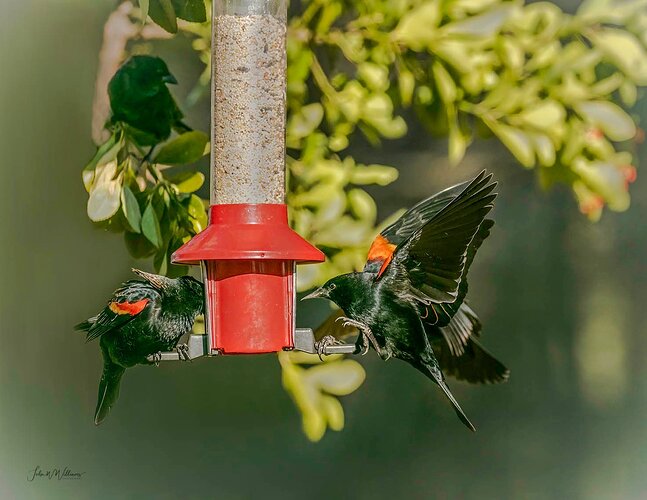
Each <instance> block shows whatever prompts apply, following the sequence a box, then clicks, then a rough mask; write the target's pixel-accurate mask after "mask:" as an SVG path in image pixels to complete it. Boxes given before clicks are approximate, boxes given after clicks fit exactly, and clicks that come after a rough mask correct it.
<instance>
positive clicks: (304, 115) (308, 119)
mask: <svg viewBox="0 0 647 500" xmlns="http://www.w3.org/2000/svg"><path fill="white" fill-rule="evenodd" d="M323 116H324V110H323V106H322V105H321V104H319V103H318V102H315V103H312V104H308V105H306V106H303V107H302V108H301V109H300V110H299V111H298V112H297V113H295V114H294V115H292V118H291V119H290V121H289V123H288V126H287V130H286V134H287V135H288V137H289V138H290V139H301V138H303V137H306V136H308V135H310V134H311V133H312V132H313V131H314V130H315V129H316V128H317V127H318V126H319V124H320V123H321V120H322V119H323Z"/></svg>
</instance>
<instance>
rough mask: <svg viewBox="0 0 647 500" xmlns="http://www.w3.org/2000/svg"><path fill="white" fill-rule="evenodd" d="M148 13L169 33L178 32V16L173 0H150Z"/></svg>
mask: <svg viewBox="0 0 647 500" xmlns="http://www.w3.org/2000/svg"><path fill="white" fill-rule="evenodd" d="M148 15H149V16H150V17H151V19H152V20H153V21H154V22H155V23H156V24H157V25H158V26H160V27H161V28H163V29H164V30H166V31H168V32H169V33H177V17H176V15H175V9H174V8H173V3H172V2H171V0H150V6H149V8H148Z"/></svg>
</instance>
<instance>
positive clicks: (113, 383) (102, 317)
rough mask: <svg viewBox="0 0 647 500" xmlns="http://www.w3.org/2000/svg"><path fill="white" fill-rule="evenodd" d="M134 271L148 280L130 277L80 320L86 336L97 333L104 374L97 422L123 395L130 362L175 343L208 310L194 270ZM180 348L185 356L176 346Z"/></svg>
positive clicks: (143, 360)
mask: <svg viewBox="0 0 647 500" xmlns="http://www.w3.org/2000/svg"><path fill="white" fill-rule="evenodd" d="M133 272H134V273H136V274H138V275H139V276H141V277H142V278H144V280H145V281H138V280H130V281H127V282H125V283H124V284H122V285H121V287H120V288H119V289H118V290H117V291H115V293H114V294H113V296H112V298H111V299H110V301H109V302H108V305H107V306H106V308H105V309H104V310H103V311H101V312H100V313H99V314H98V315H97V316H95V317H93V318H90V319H88V320H87V321H84V322H82V323H79V324H78V325H76V327H75V328H76V329H77V330H82V331H85V332H87V341H90V340H94V339H96V338H99V344H100V346H101V352H102V354H103V374H102V375H101V381H100V382H99V395H98V400H97V408H96V411H95V414H94V423H95V424H97V425H99V424H100V423H101V421H102V420H103V419H104V418H105V417H106V415H108V412H109V411H110V408H112V406H113V405H114V404H115V402H116V401H117V398H118V397H119V384H120V382H121V377H122V375H123V374H124V371H125V370H126V368H129V367H131V366H134V365H136V364H151V362H150V361H148V359H147V358H148V356H150V355H154V356H159V353H160V352H161V351H169V350H171V349H174V348H176V346H177V343H178V341H179V340H180V338H181V337H182V335H184V334H186V333H188V332H189V331H190V330H191V328H192V327H193V322H194V320H195V317H196V316H197V315H198V314H202V312H203V310H204V288H203V286H202V283H200V282H199V281H197V280H195V279H194V278H192V277H190V276H182V277H180V278H177V279H170V278H166V277H165V276H158V275H156V274H149V273H145V272H143V271H140V270H138V269H133ZM178 352H179V353H180V354H183V355H184V356H185V359H187V358H186V356H187V353H186V350H185V349H182V348H181V347H180V346H178Z"/></svg>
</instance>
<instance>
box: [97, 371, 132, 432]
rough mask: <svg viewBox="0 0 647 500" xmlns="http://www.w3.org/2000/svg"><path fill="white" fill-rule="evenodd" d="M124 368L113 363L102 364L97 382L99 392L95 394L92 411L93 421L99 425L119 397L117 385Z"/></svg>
mask: <svg viewBox="0 0 647 500" xmlns="http://www.w3.org/2000/svg"><path fill="white" fill-rule="evenodd" d="M124 371H126V370H125V368H123V367H122V366H119V365H116V364H114V363H109V362H106V363H104V366H103V374H102V375H101V381H100V382H99V394H98V396H97V409H96V410H95V412H94V423H95V425H99V424H100V423H101V422H102V421H103V420H104V419H105V418H106V417H107V416H108V413H109V412H110V409H111V408H112V407H113V406H114V404H115V403H116V402H117V399H118V398H119V386H120V385H121V377H122V375H123V374H124Z"/></svg>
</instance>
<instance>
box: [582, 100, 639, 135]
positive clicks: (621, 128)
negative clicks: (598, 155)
mask: <svg viewBox="0 0 647 500" xmlns="http://www.w3.org/2000/svg"><path fill="white" fill-rule="evenodd" d="M575 110H576V111H577V112H578V113H579V114H580V115H582V117H583V118H584V119H585V120H586V121H587V122H589V123H591V124H593V125H595V126H597V127H600V129H602V131H603V132H604V133H605V134H606V136H607V137H608V138H609V139H611V140H612V141H627V140H629V139H631V138H632V137H634V136H635V135H636V125H635V124H634V122H633V120H632V119H631V117H630V116H629V115H628V114H627V113H625V112H624V110H623V109H622V108H621V107H620V106H618V105H617V104H613V103H612V102H608V101H589V102H583V103H580V104H578V105H577V106H575Z"/></svg>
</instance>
